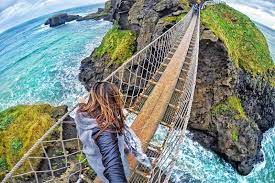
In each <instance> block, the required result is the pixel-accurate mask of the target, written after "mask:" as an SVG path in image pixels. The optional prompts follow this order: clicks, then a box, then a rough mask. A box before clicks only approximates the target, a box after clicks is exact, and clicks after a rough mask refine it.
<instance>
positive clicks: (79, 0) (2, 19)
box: [0, 0, 105, 33]
mask: <svg viewBox="0 0 275 183" xmlns="http://www.w3.org/2000/svg"><path fill="white" fill-rule="evenodd" d="M104 1H105V0H73V1H71V0H0V4H1V5H0V33H1V32H3V31H5V30H7V29H9V28H12V27H14V26H16V25H18V24H21V23H23V22H26V21H28V20H31V19H33V18H36V17H39V16H42V15H45V14H49V13H53V12H56V11H60V10H63V9H67V8H72V7H77V6H83V5H88V4H95V3H99V2H104ZM1 10H2V11H1Z"/></svg>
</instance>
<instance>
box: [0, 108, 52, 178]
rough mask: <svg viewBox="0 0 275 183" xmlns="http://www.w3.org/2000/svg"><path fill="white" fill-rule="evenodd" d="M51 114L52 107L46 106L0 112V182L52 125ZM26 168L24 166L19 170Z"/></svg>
mask: <svg viewBox="0 0 275 183" xmlns="http://www.w3.org/2000/svg"><path fill="white" fill-rule="evenodd" d="M53 112H54V107H51V106H50V105H46V104H45V105H44V104H41V105H19V106H16V107H12V108H9V109H7V110H4V111H2V112H0V126H1V129H0V180H1V178H3V176H4V175H5V174H6V171H7V170H10V169H11V168H12V167H13V166H14V165H15V163H17V162H18V161H19V160H20V158H21V157H22V156H23V155H24V154H25V153H26V152H27V150H29V149H30V147H31V146H32V145H33V144H34V143H35V142H36V140H38V139H39V138H40V137H41V136H42V135H43V134H45V132H46V131H47V130H48V129H49V128H50V127H51V126H52V125H53V124H54V120H53V119H52V117H51V116H52V114H53ZM37 153H38V152H37ZM40 153H41V152H40ZM28 168H29V166H28V165H25V166H23V167H22V169H21V170H26V169H28Z"/></svg>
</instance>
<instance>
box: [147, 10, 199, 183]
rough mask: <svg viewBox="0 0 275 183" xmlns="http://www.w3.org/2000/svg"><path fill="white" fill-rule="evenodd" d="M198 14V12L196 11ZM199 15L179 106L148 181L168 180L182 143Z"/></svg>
mask: <svg viewBox="0 0 275 183" xmlns="http://www.w3.org/2000/svg"><path fill="white" fill-rule="evenodd" d="M198 14H200V12H198ZM199 32H200V16H199V15H198V19H197V23H196V27H195V30H194V36H195V46H194V47H193V48H194V49H193V52H192V57H191V66H190V67H189V71H188V74H187V78H186V80H185V83H184V88H183V91H182V94H181V96H180V99H179V108H178V110H177V111H176V113H175V117H174V119H173V121H172V125H171V130H170V132H169V134H168V137H167V140H166V141H165V144H164V147H163V149H162V151H161V152H160V156H159V158H158V159H157V160H156V162H155V165H154V168H153V170H152V172H151V177H150V182H168V181H169V179H170V176H171V173H172V170H173V168H174V166H175V163H176V160H177V158H178V154H179V150H180V149H179V148H180V145H179V144H182V143H183V140H184V136H185V131H186V128H187V124H188V121H189V118H190V112H191V107H192V101H193V95H194V90H195V84H196V75H197V66H198V53H199Z"/></svg>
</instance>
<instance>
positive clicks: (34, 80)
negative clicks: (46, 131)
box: [0, 5, 112, 111]
mask: <svg viewBox="0 0 275 183" xmlns="http://www.w3.org/2000/svg"><path fill="white" fill-rule="evenodd" d="M101 6H102V5H92V6H86V7H80V8H74V9H69V10H66V11H65V12H67V13H69V14H87V13H89V12H92V11H96V10H97V8H98V7H101ZM50 16H52V15H47V16H43V17H39V18H36V19H34V20H31V21H28V22H26V23H24V24H21V25H19V26H17V27H15V28H13V29H10V30H8V31H6V32H4V33H2V34H0V78H1V80H0V111H1V110H3V109H5V108H7V107H10V106H14V105H16V104H26V103H35V102H48V103H51V104H54V105H61V104H66V105H69V106H72V105H73V103H75V101H76V99H77V97H78V96H80V95H83V94H84V92H85V89H84V87H83V86H82V85H81V84H80V82H79V81H78V79H77V77H78V72H79V70H78V69H79V66H80V61H81V60H82V59H83V58H84V57H86V56H89V54H90V53H91V52H92V50H93V49H94V48H95V47H96V46H98V45H99V44H100V41H101V39H102V37H103V36H104V34H105V33H106V31H108V29H109V28H111V26H112V25H111V23H110V22H106V21H93V20H90V21H82V22H76V21H73V22H70V23H68V24H66V25H62V26H59V27H56V28H50V27H49V26H45V25H44V22H45V21H46V20H47V18H48V17H50Z"/></svg>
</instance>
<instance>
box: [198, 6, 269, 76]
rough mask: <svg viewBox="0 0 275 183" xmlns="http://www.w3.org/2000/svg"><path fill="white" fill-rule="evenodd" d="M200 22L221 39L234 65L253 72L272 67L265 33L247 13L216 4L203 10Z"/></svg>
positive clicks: (264, 71)
mask: <svg viewBox="0 0 275 183" xmlns="http://www.w3.org/2000/svg"><path fill="white" fill-rule="evenodd" d="M201 21H202V23H203V24H204V25H205V26H206V27H207V28H209V29H211V30H212V31H213V32H214V33H215V35H216V36H218V37H219V38H220V39H221V40H222V41H223V43H224V45H225V46H226V48H227V51H228V53H229V56H230V58H231V59H232V61H233V62H234V64H235V66H237V67H239V68H242V69H243V70H245V71H247V72H249V73H251V74H253V75H256V74H264V73H266V72H267V71H268V70H270V69H273V68H274V64H273V62H272V58H271V55H270V52H269V49H268V45H267V42H266V39H265V37H264V35H263V34H262V33H261V31H260V30H259V29H258V28H257V27H256V25H255V24H254V23H253V22H252V21H251V20H250V19H249V18H248V17H247V16H245V15H243V14H242V13H240V12H239V11H237V10H235V9H233V8H231V7H229V6H227V5H226V4H218V5H214V6H208V7H207V8H206V9H205V10H203V11H202V13H201Z"/></svg>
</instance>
